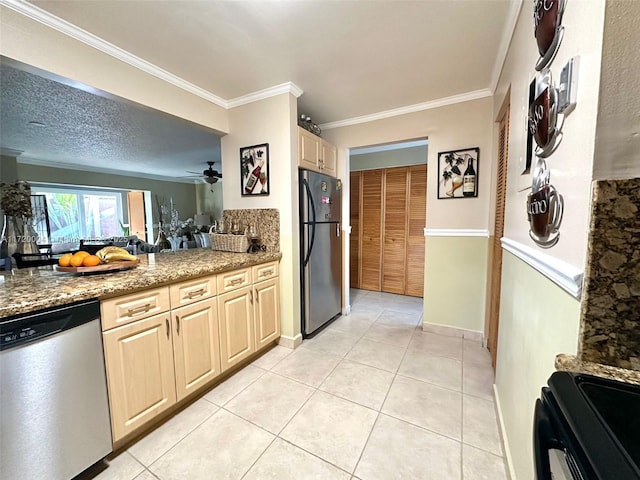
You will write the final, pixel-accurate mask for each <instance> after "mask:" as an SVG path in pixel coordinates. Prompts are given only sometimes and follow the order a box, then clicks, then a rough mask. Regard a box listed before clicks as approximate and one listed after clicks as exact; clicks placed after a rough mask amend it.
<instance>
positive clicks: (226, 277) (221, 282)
mask: <svg viewBox="0 0 640 480" xmlns="http://www.w3.org/2000/svg"><path fill="white" fill-rule="evenodd" d="M247 285H251V268H243V269H242V270H234V271H232V272H226V273H221V274H219V275H218V293H219V294H222V293H225V292H231V291H232V290H237V289H238V288H242V287H246V286H247Z"/></svg>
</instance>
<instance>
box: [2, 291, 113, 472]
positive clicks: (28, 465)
mask: <svg viewBox="0 0 640 480" xmlns="http://www.w3.org/2000/svg"><path fill="white" fill-rule="evenodd" d="M111 446H112V445H111V425H110V421H109V404H108V400H107V384H106V377H105V367H104V356H103V350H102V335H101V330H100V304H99V303H98V301H97V300H91V301H87V302H83V303H78V304H74V305H70V306H65V307H60V308H54V309H49V310H46V311H40V312H35V313H32V314H28V315H23V316H15V317H8V318H4V319H2V320H1V321H0V459H2V460H1V461H0V479H1V480H15V479H34V480H35V479H43V480H44V479H47V480H50V479H58V480H63V479H70V478H73V477H74V476H76V475H77V474H78V473H80V472H82V471H83V470H85V469H86V468H87V467H89V466H91V465H92V464H94V463H95V462H97V461H99V460H100V459H102V458H103V457H105V456H106V455H108V454H109V453H110V452H111Z"/></svg>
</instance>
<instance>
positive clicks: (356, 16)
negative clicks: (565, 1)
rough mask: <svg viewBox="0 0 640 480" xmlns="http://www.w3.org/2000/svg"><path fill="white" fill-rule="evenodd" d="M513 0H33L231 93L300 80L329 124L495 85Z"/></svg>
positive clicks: (305, 101)
mask: <svg viewBox="0 0 640 480" xmlns="http://www.w3.org/2000/svg"><path fill="white" fill-rule="evenodd" d="M514 1H515V0H424V1H416V0H414V1H402V0H393V1H391V0H382V1H318V0H315V1H266V0H262V1H233V2H230V1H226V2H225V1H175V0H174V1H168V0H165V1H154V2H148V1H146V2H141V1H126V2H122V1H84V2H80V1H77V0H57V1H49V0H34V1H31V2H30V3H32V4H34V5H36V6H38V7H40V8H42V9H44V10H45V11H47V12H50V13H51V14H53V15H56V16H58V17H60V18H62V19H64V20H66V21H68V22H70V23H72V24H74V25H76V26H78V27H80V28H82V29H84V30H86V31H88V32H90V33H92V34H94V35H96V36H98V37H100V38H102V39H104V40H106V41H107V42H110V43H112V44H114V45H116V46H118V47H120V48H122V49H124V50H126V51H128V52H130V53H132V54H134V55H136V56H138V57H140V58H142V59H144V60H146V61H148V62H151V63H152V64H154V65H156V66H158V67H160V68H162V69H164V70H166V71H168V72H171V73H172V74H174V75H177V76H178V77H180V78H182V79H184V80H186V81H188V82H191V83H192V84H194V85H197V86H198V87H201V88H203V89H205V90H207V91H209V92H210V93H213V94H215V95H217V96H219V97H221V98H223V99H225V100H231V99H234V98H237V97H241V96H244V95H247V94H250V93H252V92H256V91H259V90H262V89H265V88H269V87H273V86H275V85H279V84H282V83H284V82H288V81H291V82H294V83H295V84H296V85H298V86H299V87H300V88H301V89H302V90H303V91H304V94H303V95H302V97H301V98H300V100H299V110H300V111H301V112H304V113H307V114H310V115H311V116H312V117H313V119H314V121H315V122H316V123H327V122H333V121H339V120H345V119H349V118H353V117H357V116H362V115H367V114H374V113H377V112H381V111H385V110H389V109H395V108H399V107H405V106H409V105H415V104H419V103H423V102H428V101H432V100H437V99H441V98H445V97H449V96H454V95H460V94H464V93H468V92H472V91H477V90H483V89H491V88H492V85H491V84H492V80H493V78H494V77H495V71H494V70H495V66H496V65H498V66H499V65H500V61H501V60H502V59H501V58H497V57H499V56H500V52H501V51H504V50H502V48H501V47H503V46H504V45H503V43H502V41H503V36H504V35H505V30H506V29H507V24H508V21H509V18H508V17H509V11H510V8H511V5H512V3H513V2H514ZM506 38H507V39H508V36H507V37H506Z"/></svg>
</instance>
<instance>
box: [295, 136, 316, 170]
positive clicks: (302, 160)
mask: <svg viewBox="0 0 640 480" xmlns="http://www.w3.org/2000/svg"><path fill="white" fill-rule="evenodd" d="M320 144H321V139H320V137H318V136H316V135H314V134H313V133H311V132H307V131H306V130H305V129H304V128H301V127H298V149H299V152H298V166H299V167H302V168H306V169H307V170H314V171H316V172H318V171H320V166H319V159H320Z"/></svg>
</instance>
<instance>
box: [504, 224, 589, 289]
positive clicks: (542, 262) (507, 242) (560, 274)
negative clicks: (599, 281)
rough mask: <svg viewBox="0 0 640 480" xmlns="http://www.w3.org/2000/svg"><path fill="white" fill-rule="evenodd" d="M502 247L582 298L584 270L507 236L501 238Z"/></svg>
mask: <svg viewBox="0 0 640 480" xmlns="http://www.w3.org/2000/svg"><path fill="white" fill-rule="evenodd" d="M500 242H501V243H502V248H503V249H505V250H506V251H507V252H509V253H512V254H513V255H515V256H516V257H518V258H519V259H520V260H522V261H523V262H525V263H527V264H529V265H530V266H532V267H533V268H534V269H536V270H537V271H539V272H540V273H541V274H543V275H544V276H545V277H547V278H548V279H549V280H551V281H552V282H554V283H555V284H557V285H558V286H559V287H560V288H562V289H563V290H564V291H566V292H567V293H569V294H570V295H571V296H572V297H574V298H576V299H578V300H580V297H581V295H582V279H583V277H584V271H583V270H581V269H579V268H577V267H574V266H573V265H570V264H568V263H567V262H564V261H562V260H559V259H557V258H555V257H552V256H551V255H547V254H546V253H542V252H539V251H537V250H535V249H533V248H531V247H528V246H526V245H523V244H522V243H519V242H516V241H515V240H512V239H510V238H507V237H502V238H501V239H500Z"/></svg>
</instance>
